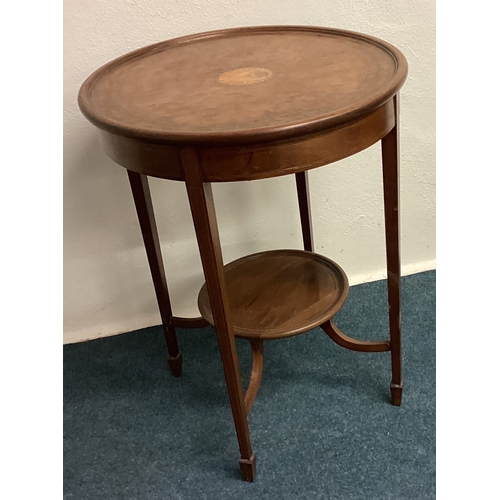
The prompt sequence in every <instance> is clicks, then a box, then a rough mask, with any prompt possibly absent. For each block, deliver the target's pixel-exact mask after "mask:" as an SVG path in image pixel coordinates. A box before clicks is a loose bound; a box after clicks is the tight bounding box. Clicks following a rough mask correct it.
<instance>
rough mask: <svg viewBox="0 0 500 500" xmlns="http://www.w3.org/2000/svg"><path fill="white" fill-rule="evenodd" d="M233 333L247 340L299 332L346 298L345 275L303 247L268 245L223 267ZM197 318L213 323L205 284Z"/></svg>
mask: <svg viewBox="0 0 500 500" xmlns="http://www.w3.org/2000/svg"><path fill="white" fill-rule="evenodd" d="M224 271H225V278H226V284H227V291H228V295H229V305H230V308H231V320H232V322H233V328H234V333H235V335H236V336H238V337H243V338H248V339H262V340H268V339H277V338H284V337H290V336H292V335H298V334H299V333H303V332H306V331H308V330H311V329H312V328H315V327H317V326H319V325H321V324H323V323H324V322H325V321H328V320H329V319H330V318H332V317H333V315H334V314H335V313H337V312H338V311H339V309H340V308H341V307H342V305H343V304H344V302H345V299H346V297H347V293H348V290H349V284H348V280H347V276H346V274H345V273H344V271H343V270H342V269H341V268H340V267H339V266H338V265H337V264H336V263H335V262H333V261H331V260H330V259H327V258H326V257H323V256H321V255H318V254H316V253H312V252H306V251H302V250H271V251H268V252H261V253H256V254H253V255H248V256H246V257H243V258H241V259H238V260H235V261H234V262H231V263H229V264H227V265H226V266H224ZM198 307H199V309H200V313H201V315H202V317H203V318H204V319H205V320H206V321H208V323H210V324H211V325H213V324H214V320H213V316H212V311H211V309H210V302H209V299H208V293H207V287H206V284H204V285H203V287H202V288H201V290H200V293H199V296H198Z"/></svg>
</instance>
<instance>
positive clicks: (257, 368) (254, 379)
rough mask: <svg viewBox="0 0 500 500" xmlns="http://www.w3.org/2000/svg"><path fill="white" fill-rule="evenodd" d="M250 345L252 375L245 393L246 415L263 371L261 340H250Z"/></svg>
mask: <svg viewBox="0 0 500 500" xmlns="http://www.w3.org/2000/svg"><path fill="white" fill-rule="evenodd" d="M250 345H251V346H252V373H251V375H250V382H249V384H248V388H247V391H246V393H245V408H246V410H247V414H248V413H250V410H251V409H252V405H253V402H254V401H255V397H256V396H257V392H258V390H259V387H260V381H261V380H262V371H263V369H264V342H263V341H262V340H250Z"/></svg>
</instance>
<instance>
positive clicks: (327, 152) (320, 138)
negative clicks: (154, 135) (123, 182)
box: [100, 98, 395, 182]
mask: <svg viewBox="0 0 500 500" xmlns="http://www.w3.org/2000/svg"><path fill="white" fill-rule="evenodd" d="M394 124H395V113H394V104H393V100H392V98H391V99H390V100H389V101H387V102H386V103H384V104H383V105H382V106H380V107H378V108H377V109H376V110H375V111H372V112H371V113H370V114H368V115H366V116H363V117H361V118H358V119H357V120H355V121H352V122H350V123H348V124H346V125H344V126H342V127H340V128H336V129H334V130H329V131H327V132H324V133H322V134H319V135H314V136H309V137H306V138H304V137H301V138H299V139H297V140H295V141H287V142H281V143H274V142H273V143H265V144H256V145H250V146H249V145H244V146H225V147H224V146H218V147H216V146H213V147H203V146H201V147H200V146H198V147H196V146H192V145H191V146H186V145H172V144H163V143H154V142H147V141H143V140H140V139H136V138H130V137H125V136H120V135H117V134H112V133H110V132H106V131H104V130H101V131H100V133H101V140H102V143H103V147H104V150H105V152H106V154H107V155H108V156H109V157H110V158H111V159H112V160H114V161H115V162H116V163H118V164H119V165H122V166H123V167H125V168H127V169H129V170H132V171H134V172H137V173H140V174H144V175H148V176H151V177H160V178H164V179H171V180H181V181H182V180H185V177H186V176H185V173H184V168H185V167H184V166H183V163H182V156H181V151H182V150H183V149H185V148H188V149H191V150H194V151H195V153H196V156H197V159H198V168H199V169H200V176H201V178H202V179H203V182H231V181H243V180H254V179H264V178H268V177H277V176H281V175H287V174H292V173H296V172H302V171H304V170H309V169H312V168H316V167H320V166H322V165H327V164H329V163H333V162H335V161H338V160H341V159H343V158H347V157H349V156H351V155H354V154H356V153H358V152H360V151H362V150H364V149H366V148H368V147H370V146H372V145H373V144H375V143H376V142H377V141H379V140H381V139H382V138H383V137H385V136H386V135H387V134H388V133H389V132H390V131H391V130H392V128H393V127H394Z"/></svg>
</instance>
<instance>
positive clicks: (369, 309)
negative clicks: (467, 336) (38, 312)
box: [64, 271, 436, 500]
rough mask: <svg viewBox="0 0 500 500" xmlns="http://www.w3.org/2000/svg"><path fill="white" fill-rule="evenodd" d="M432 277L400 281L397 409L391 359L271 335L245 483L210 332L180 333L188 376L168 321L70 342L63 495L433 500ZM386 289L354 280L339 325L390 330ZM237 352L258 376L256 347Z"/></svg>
mask: <svg viewBox="0 0 500 500" xmlns="http://www.w3.org/2000/svg"><path fill="white" fill-rule="evenodd" d="M435 283H436V273H435V271H431V272H425V273H420V274H415V275H412V276H407V277H404V278H403V282H402V294H403V295H402V307H403V356H404V366H403V369H404V375H405V388H404V392H403V403H402V406H401V407H399V408H398V407H394V406H392V405H391V404H390V390H389V384H390V379H391V372H390V354H389V353H356V352H351V351H348V350H345V349H343V348H341V347H339V346H337V345H336V344H334V343H333V342H332V341H331V340H330V339H329V338H328V337H327V336H326V335H325V334H324V333H323V332H322V331H321V330H319V329H315V330H313V331H312V332H309V333H307V334H304V335H300V336H298V337H293V338H290V339H283V340H278V341H271V342H267V343H265V361H264V363H265V364H264V375H263V379H262V385H261V388H260V391H259V393H258V395H257V399H256V401H255V404H254V407H253V408H252V412H251V414H250V417H249V419H250V430H251V434H252V442H253V448H254V451H255V452H256V454H257V470H258V473H257V478H256V481H255V482H254V483H246V482H244V481H243V480H242V479H241V477H240V473H239V467H238V460H239V453H238V446H237V441H236V435H235V431H234V427H233V421H232V416H231V410H230V407H229V401H228V397H227V394H226V389H225V383H224V377H223V373H222V366H221V361H220V357H219V354H218V350H217V342H216V338H215V332H214V330H213V329H212V328H211V327H207V328H204V329H199V330H179V331H178V333H179V343H180V346H181V349H182V352H183V356H184V373H183V375H182V377H181V378H179V379H175V378H174V377H172V376H171V375H170V373H169V371H168V368H167V364H166V357H165V356H166V355H165V345H164V339H163V335H162V332H161V329H160V328H159V327H153V328H147V329H144V330H139V331H135V332H131V333H127V334H124V335H119V336H116V337H109V338H104V339H99V340H94V341H90V342H84V343H81V344H72V345H66V346H64V498H65V499H67V500H70V499H78V500H87V499H89V500H100V499H103V500H104V499H106V500H113V499H120V500H127V499H142V500H153V499H155V500H156V499H214V500H215V499H217V500H218V499H231V500H235V499H242V500H243V499H247V498H248V499H273V500H277V499H287V500H295V499H318V500H320V499H356V500H357V499H359V500H361V499H363V500H364V499H380V500H382V499H383V500H389V499H398V500H401V499H413V500H414V499H432V498H435V396H436V391H435V368H436V363H435V329H436V327H435V318H436V316H435ZM386 297H387V295H386V285H385V281H378V282H373V283H368V284H364V285H358V286H354V287H352V288H351V289H350V291H349V296H348V299H347V301H346V304H345V306H344V307H343V309H342V310H341V311H340V312H339V314H337V316H336V321H337V324H338V325H339V327H340V328H341V329H342V330H343V331H344V332H345V333H347V334H348V335H351V336H353V337H358V338H363V339H377V338H387V337H388V334H387V333H386V332H387V331H388V318H387V303H386ZM238 351H239V353H240V356H241V365H242V372H243V377H244V380H248V375H249V373H250V366H251V364H250V362H251V351H250V347H249V345H248V342H246V341H244V340H238Z"/></svg>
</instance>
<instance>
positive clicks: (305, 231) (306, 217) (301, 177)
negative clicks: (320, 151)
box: [295, 172, 314, 252]
mask: <svg viewBox="0 0 500 500" xmlns="http://www.w3.org/2000/svg"><path fill="white" fill-rule="evenodd" d="M307 175H308V174H307V172H298V173H297V174H295V183H296V184H297V196H298V198H299V212H300V226H301V228H302V241H303V242H304V250H308V251H309V252H314V239H313V230H312V216H311V203H310V200H309V180H308V177H307Z"/></svg>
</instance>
